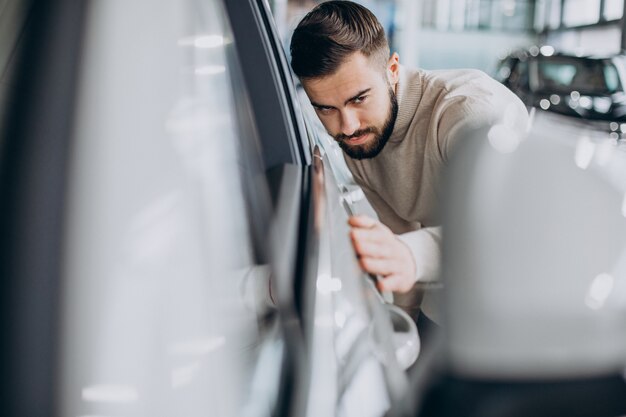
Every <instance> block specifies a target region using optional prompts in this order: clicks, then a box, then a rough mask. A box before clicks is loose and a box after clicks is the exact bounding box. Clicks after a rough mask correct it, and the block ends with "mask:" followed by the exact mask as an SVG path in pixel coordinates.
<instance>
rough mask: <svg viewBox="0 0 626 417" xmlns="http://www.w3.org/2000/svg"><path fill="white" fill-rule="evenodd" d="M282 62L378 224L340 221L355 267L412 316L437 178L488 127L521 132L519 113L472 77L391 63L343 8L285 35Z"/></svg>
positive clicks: (434, 247)
mask: <svg viewBox="0 0 626 417" xmlns="http://www.w3.org/2000/svg"><path fill="white" fill-rule="evenodd" d="M291 57H292V61H291V66H292V69H293V71H294V72H295V74H296V75H297V76H298V77H299V79H300V81H301V83H302V86H303V87H304V90H305V91H306V94H307V96H308V98H309V99H310V101H311V104H312V105H313V107H314V108H315V111H316V113H317V115H318V117H319V119H320V120H321V122H322V124H323V125H324V127H325V128H326V130H327V131H328V133H329V134H330V135H332V136H333V137H334V138H335V140H336V141H337V142H338V144H339V146H340V147H341V149H342V150H343V152H344V158H345V160H346V163H347V165H348V168H349V169H350V171H351V172H352V175H353V176H354V179H355V181H356V182H357V184H359V185H360V186H361V188H362V189H363V191H364V193H365V196H366V197H367V199H368V201H369V202H370V203H371V205H372V207H373V208H374V210H375V211H376V213H377V215H378V218H379V220H375V219H372V218H369V217H366V216H354V217H352V218H350V220H349V222H350V225H351V227H352V229H351V238H352V242H353V245H354V248H355V251H356V253H357V255H358V257H359V261H360V264H361V267H362V268H363V269H364V270H365V271H367V272H369V273H372V274H377V275H379V276H381V277H382V280H381V281H380V282H379V289H381V290H387V291H393V292H395V294H396V297H395V298H396V300H397V304H399V305H400V306H401V307H403V308H405V309H407V310H409V311H410V312H411V313H413V316H414V317H415V311H416V308H417V307H419V305H418V304H419V303H420V301H419V300H418V298H420V297H417V296H416V293H417V292H416V291H413V290H414V289H415V288H416V287H417V285H416V283H418V282H426V281H431V280H433V279H435V278H436V277H437V274H438V270H439V264H440V243H441V230H440V216H439V208H438V206H439V199H440V194H441V190H440V188H441V175H442V171H443V169H444V167H445V166H446V164H447V163H448V161H449V159H450V155H451V154H452V152H453V149H454V148H455V147H456V145H457V144H458V143H459V142H460V141H462V140H464V139H465V138H466V137H468V136H469V135H468V133H469V132H474V131H479V130H481V129H485V128H487V129H488V128H489V127H490V126H496V125H499V126H501V125H502V124H505V125H506V127H507V129H509V130H510V131H511V132H517V133H519V134H523V133H524V132H525V131H526V129H527V124H528V113H527V111H526V108H525V107H524V105H523V104H522V102H521V101H520V100H519V99H518V98H517V97H516V96H515V95H514V94H513V93H511V92H510V91H509V90H508V89H507V88H506V87H504V86H502V85H501V84H500V83H498V82H496V81H495V80H493V79H491V78H490V77H489V76H487V75H486V74H484V73H483V72H481V71H478V70H441V71H424V70H420V69H412V68H406V67H404V66H402V65H400V60H399V56H398V54H397V53H393V54H390V49H389V46H388V43H387V39H386V36H385V32H384V29H383V27H382V25H381V24H380V23H379V21H378V20H377V19H376V17H375V16H374V15H373V14H372V13H371V12H370V11H369V10H368V9H366V8H365V7H363V6H361V5H359V4H357V3H353V2H350V1H327V2H324V3H321V4H319V5H318V6H316V7H315V8H314V9H313V10H312V11H311V12H309V13H308V14H307V15H306V16H305V17H304V18H303V19H302V21H301V22H300V23H299V24H298V26H297V28H296V30H295V32H294V34H293V37H292V40H291ZM403 294H404V295H403ZM434 304H436V302H435V301H434V300H433V298H432V297H430V296H429V294H427V295H426V297H425V298H424V300H423V301H422V302H421V310H422V311H423V312H424V313H425V314H426V315H427V316H429V317H431V318H432V319H434V320H435V321H438V319H437V317H436V311H437V307H436V305H434Z"/></svg>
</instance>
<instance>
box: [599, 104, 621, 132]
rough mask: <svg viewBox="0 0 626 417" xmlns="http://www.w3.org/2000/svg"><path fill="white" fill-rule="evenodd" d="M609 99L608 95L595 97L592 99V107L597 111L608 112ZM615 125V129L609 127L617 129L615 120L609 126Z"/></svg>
mask: <svg viewBox="0 0 626 417" xmlns="http://www.w3.org/2000/svg"><path fill="white" fill-rule="evenodd" d="M612 104H613V103H612V102H611V99H610V98H608V97H596V98H594V99H593V108H594V109H595V110H596V111H597V112H598V113H608V112H609V110H611V105H612ZM613 125H615V129H613V128H611V130H617V128H618V124H617V123H615V122H612V123H611V126H613Z"/></svg>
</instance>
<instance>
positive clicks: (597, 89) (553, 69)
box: [537, 57, 620, 95]
mask: <svg viewBox="0 0 626 417" xmlns="http://www.w3.org/2000/svg"><path fill="white" fill-rule="evenodd" d="M537 73H538V80H537V81H538V88H539V89H540V90H552V91H555V92H559V91H560V92H565V93H569V92H570V91H579V92H580V93H583V94H590V95H594V94H610V93H614V92H616V91H617V90H618V88H619V87H620V85H619V80H618V73H617V69H616V68H615V66H614V65H613V64H611V63H610V62H609V61H605V60H599V59H585V58H582V59H579V58H574V57H554V58H551V59H547V58H544V59H539V60H538V62H537Z"/></svg>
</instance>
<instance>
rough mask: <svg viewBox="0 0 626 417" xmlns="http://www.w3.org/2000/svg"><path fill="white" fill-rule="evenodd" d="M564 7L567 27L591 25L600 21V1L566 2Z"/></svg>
mask: <svg viewBox="0 0 626 417" xmlns="http://www.w3.org/2000/svg"><path fill="white" fill-rule="evenodd" d="M563 7H564V8H563V24H564V25H565V26H580V25H590V24H593V23H597V22H598V20H599V19H600V0H565V3H564V5H563Z"/></svg>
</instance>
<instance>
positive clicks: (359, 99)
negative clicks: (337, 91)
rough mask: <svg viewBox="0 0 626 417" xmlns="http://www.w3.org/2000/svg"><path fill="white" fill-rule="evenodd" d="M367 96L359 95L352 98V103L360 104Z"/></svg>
mask: <svg viewBox="0 0 626 417" xmlns="http://www.w3.org/2000/svg"><path fill="white" fill-rule="evenodd" d="M366 98H367V96H360V97H357V98H355V99H354V103H355V104H360V103H363V102H364V101H365V99H366Z"/></svg>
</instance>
